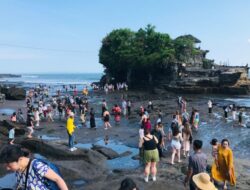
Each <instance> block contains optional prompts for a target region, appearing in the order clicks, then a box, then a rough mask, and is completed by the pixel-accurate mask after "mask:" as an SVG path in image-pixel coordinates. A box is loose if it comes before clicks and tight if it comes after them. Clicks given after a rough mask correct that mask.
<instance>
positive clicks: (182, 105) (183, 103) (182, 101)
mask: <svg viewBox="0 0 250 190" xmlns="http://www.w3.org/2000/svg"><path fill="white" fill-rule="evenodd" d="M186 108H187V102H186V100H185V99H184V98H182V99H181V113H183V112H184V110H186Z"/></svg>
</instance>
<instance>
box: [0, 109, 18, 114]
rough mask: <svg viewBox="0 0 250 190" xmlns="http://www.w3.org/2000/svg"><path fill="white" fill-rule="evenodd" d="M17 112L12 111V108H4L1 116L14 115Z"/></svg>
mask: <svg viewBox="0 0 250 190" xmlns="http://www.w3.org/2000/svg"><path fill="white" fill-rule="evenodd" d="M15 111H16V110H14V109H10V108H3V109H0V114H1V115H12V114H13V113H14V112H15Z"/></svg>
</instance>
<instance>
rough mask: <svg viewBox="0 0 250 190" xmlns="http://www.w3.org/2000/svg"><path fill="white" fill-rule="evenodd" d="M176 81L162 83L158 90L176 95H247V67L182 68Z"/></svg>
mask: <svg viewBox="0 0 250 190" xmlns="http://www.w3.org/2000/svg"><path fill="white" fill-rule="evenodd" d="M181 71H182V72H181V73H179V77H178V78H176V80H173V81H170V82H166V81H165V82H162V83H161V85H160V88H162V89H165V90H168V91H173V92H177V93H190V94H201V93H221V94H238V95H240V94H249V92H250V80H249V79H248V67H229V66H216V65H214V66H213V68H212V69H204V68H202V67H192V66H188V67H184V68H182V70H181Z"/></svg>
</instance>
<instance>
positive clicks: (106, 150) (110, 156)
mask: <svg viewBox="0 0 250 190" xmlns="http://www.w3.org/2000/svg"><path fill="white" fill-rule="evenodd" d="M92 150H95V151H97V152H99V153H101V154H102V155H104V156H105V157H106V158H107V159H109V160H111V159H114V158H118V157H119V154H118V153H117V152H115V151H114V150H112V149H111V148H107V147H103V146H100V145H94V146H93V147H92Z"/></svg>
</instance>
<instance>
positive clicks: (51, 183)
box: [35, 158, 62, 190]
mask: <svg viewBox="0 0 250 190" xmlns="http://www.w3.org/2000/svg"><path fill="white" fill-rule="evenodd" d="M35 160H36V161H38V162H42V163H43V164H46V165H48V166H49V168H50V169H52V170H53V171H54V172H55V173H56V174H57V175H59V176H60V177H62V174H61V172H60V170H59V168H58V167H57V166H56V165H55V164H53V163H51V162H50V161H48V160H44V159H38V158H36V159H35ZM45 185H46V187H47V188H48V189H50V190H59V187H58V186H57V184H56V183H55V182H54V181H51V180H49V179H47V178H46V179H45Z"/></svg>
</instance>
